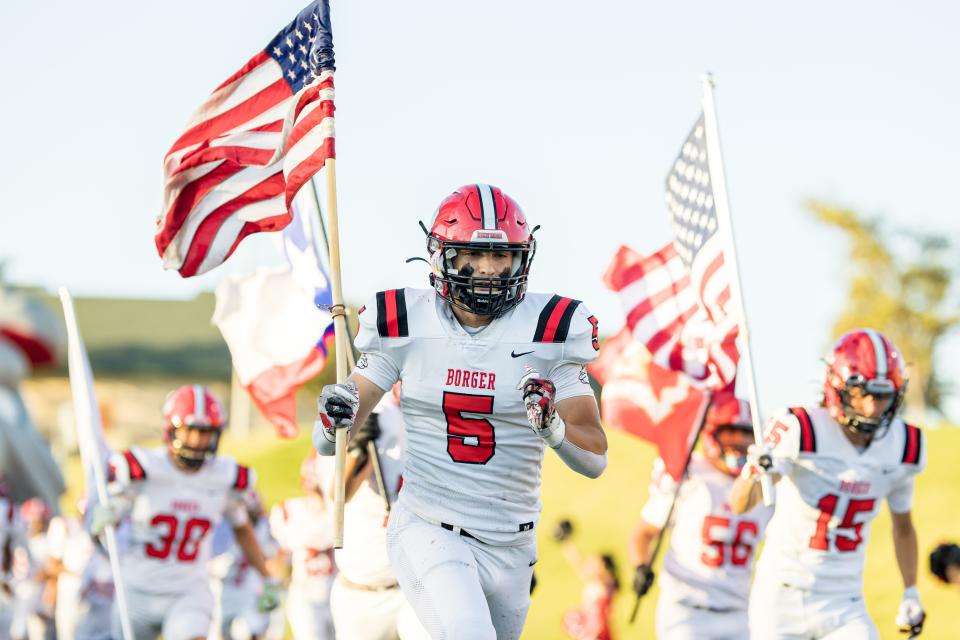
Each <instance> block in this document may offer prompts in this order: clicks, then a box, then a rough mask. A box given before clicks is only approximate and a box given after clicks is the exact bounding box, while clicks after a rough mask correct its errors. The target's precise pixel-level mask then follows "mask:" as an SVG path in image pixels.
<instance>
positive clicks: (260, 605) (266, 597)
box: [257, 576, 280, 613]
mask: <svg viewBox="0 0 960 640" xmlns="http://www.w3.org/2000/svg"><path fill="white" fill-rule="evenodd" d="M279 606H280V581H279V580H278V579H277V578H274V577H273V576H270V577H268V578H264V579H263V588H262V589H261V590H260V596H259V597H258V598H257V609H259V610H260V612H261V613H267V612H269V611H273V610H274V609H276V608H277V607H279Z"/></svg>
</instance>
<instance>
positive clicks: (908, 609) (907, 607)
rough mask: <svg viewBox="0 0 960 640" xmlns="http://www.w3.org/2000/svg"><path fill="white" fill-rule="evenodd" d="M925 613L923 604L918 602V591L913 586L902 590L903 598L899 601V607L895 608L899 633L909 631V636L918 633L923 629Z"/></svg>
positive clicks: (912, 636) (914, 635)
mask: <svg viewBox="0 0 960 640" xmlns="http://www.w3.org/2000/svg"><path fill="white" fill-rule="evenodd" d="M926 617H927V614H926V613H924V612H923V605H921V604H920V592H919V591H917V587H916V586H913V587H910V588H908V589H906V590H905V591H904V592H903V600H901V601H900V608H899V609H898V610H897V626H898V627H900V632H901V633H909V634H910V637H911V638H914V637H916V636H918V635H920V632H921V631H923V621H924V620H925V619H926Z"/></svg>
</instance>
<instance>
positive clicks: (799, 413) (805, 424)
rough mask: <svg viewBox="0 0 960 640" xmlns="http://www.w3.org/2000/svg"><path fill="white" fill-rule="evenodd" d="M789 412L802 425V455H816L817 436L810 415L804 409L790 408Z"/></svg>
mask: <svg viewBox="0 0 960 640" xmlns="http://www.w3.org/2000/svg"><path fill="white" fill-rule="evenodd" d="M788 411H789V412H790V413H791V414H793V417H795V418H796V419H797V422H799V423H800V453H816V452H817V434H816V433H815V432H814V430H813V421H812V420H810V414H808V413H807V410H806V409H804V408H803V407H790V408H789V409H788Z"/></svg>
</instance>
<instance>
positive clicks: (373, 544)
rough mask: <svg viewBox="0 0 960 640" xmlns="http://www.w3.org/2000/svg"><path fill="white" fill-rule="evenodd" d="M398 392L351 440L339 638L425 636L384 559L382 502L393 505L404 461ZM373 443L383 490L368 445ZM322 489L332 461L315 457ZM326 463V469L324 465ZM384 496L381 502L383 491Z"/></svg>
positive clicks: (329, 479) (335, 605)
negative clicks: (317, 462)
mask: <svg viewBox="0 0 960 640" xmlns="http://www.w3.org/2000/svg"><path fill="white" fill-rule="evenodd" d="M399 398H400V389H399V387H398V386H395V387H394V389H393V391H392V392H391V393H388V394H386V395H384V397H383V399H382V400H381V401H380V404H378V405H377V407H376V409H374V412H373V413H371V414H370V417H369V418H367V421H366V422H365V423H364V424H363V425H361V426H359V427H358V428H357V430H356V432H355V433H354V434H353V437H352V438H351V439H350V447H349V449H348V450H347V454H348V456H349V458H348V461H347V467H346V475H347V478H348V480H347V487H346V495H347V504H346V506H345V508H344V514H343V527H344V541H343V548H342V549H337V551H336V552H335V554H336V561H337V578H336V581H335V582H334V584H333V589H332V590H331V593H330V610H331V612H332V613H333V624H334V627H335V629H336V632H337V637H338V638H356V640H397V639H398V638H399V639H400V640H420V639H421V638H424V637H427V636H426V632H425V631H424V630H423V628H422V627H421V626H420V622H419V621H418V620H417V617H416V614H414V613H413V610H412V609H411V608H410V605H408V604H407V601H406V598H404V597H403V592H402V591H400V585H399V583H398V582H397V577H396V575H394V572H393V568H392V567H391V566H390V559H389V558H388V557H387V518H388V517H389V515H390V513H389V511H388V509H387V501H389V503H390V504H391V505H392V504H393V503H394V502H396V499H397V495H398V494H399V491H400V486H401V484H402V477H401V472H402V471H403V463H404V459H405V458H406V454H405V452H406V436H405V434H404V431H405V429H404V425H403V415H402V414H401V412H400V402H399ZM369 442H373V443H375V446H376V450H377V458H378V460H379V462H380V473H381V478H382V482H383V485H382V488H381V485H380V481H379V480H378V478H377V475H376V473H375V472H374V470H373V460H371V459H370V457H369V455H368V452H367V444H368V443H369ZM317 460H318V461H319V462H320V464H318V465H317V468H318V471H319V472H320V473H321V481H322V484H323V486H324V487H332V486H333V473H334V469H333V464H332V462H333V460H332V459H331V458H317ZM324 463H326V464H324ZM384 491H386V494H387V495H386V497H385V496H384V495H383V492H384Z"/></svg>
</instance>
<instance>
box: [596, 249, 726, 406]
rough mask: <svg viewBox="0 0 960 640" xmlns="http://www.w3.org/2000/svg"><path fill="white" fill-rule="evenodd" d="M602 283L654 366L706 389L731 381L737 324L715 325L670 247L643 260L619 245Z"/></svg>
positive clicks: (678, 258) (627, 327)
mask: <svg viewBox="0 0 960 640" xmlns="http://www.w3.org/2000/svg"><path fill="white" fill-rule="evenodd" d="M603 280H604V283H605V284H606V285H607V287H609V288H610V289H611V290H613V291H615V292H617V294H618V295H619V297H620V302H621V304H622V305H623V309H624V313H625V314H626V329H627V330H628V331H630V332H631V333H632V335H633V338H634V340H636V341H637V342H638V343H640V344H641V345H643V346H644V347H645V348H646V350H647V351H649V353H650V354H651V356H652V360H653V362H654V363H655V364H656V365H658V366H660V367H663V368H666V369H669V370H671V371H678V372H682V373H684V374H685V375H687V376H689V377H690V378H691V379H692V380H694V381H696V383H697V384H700V385H702V386H704V387H707V388H709V389H714V390H716V389H723V388H725V387H727V386H729V385H731V384H732V383H733V380H734V378H735V377H736V373H737V361H738V359H739V355H738V352H737V346H736V336H737V323H736V320H735V319H734V318H733V317H731V316H729V315H724V316H720V317H719V321H715V320H714V319H713V317H711V315H710V314H709V313H708V312H707V311H706V309H705V308H704V306H703V304H702V302H701V298H700V296H698V295H697V291H696V288H695V287H694V286H693V284H692V279H691V276H690V271H689V269H688V268H687V266H686V264H684V261H683V260H682V259H681V258H680V256H679V255H678V253H677V249H676V246H675V245H674V243H670V244H668V245H667V246H665V247H663V248H662V249H660V250H659V251H657V252H656V253H653V254H651V255H649V256H646V257H645V256H642V255H640V254H639V253H637V252H636V251H634V250H633V249H631V248H629V247H626V246H621V247H620V248H619V249H618V250H617V253H616V254H615V255H614V256H613V260H612V261H611V262H610V266H609V267H608V269H607V272H606V274H605V275H604V277H603Z"/></svg>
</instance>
